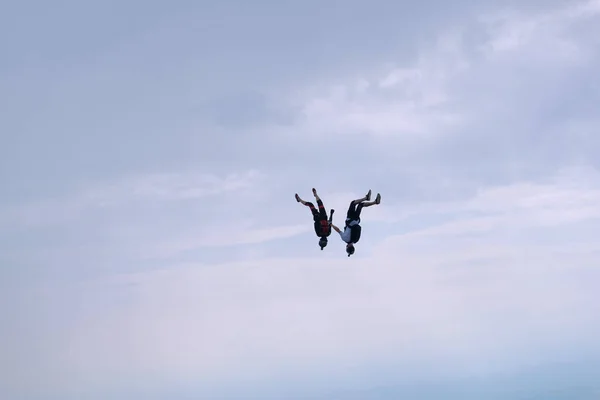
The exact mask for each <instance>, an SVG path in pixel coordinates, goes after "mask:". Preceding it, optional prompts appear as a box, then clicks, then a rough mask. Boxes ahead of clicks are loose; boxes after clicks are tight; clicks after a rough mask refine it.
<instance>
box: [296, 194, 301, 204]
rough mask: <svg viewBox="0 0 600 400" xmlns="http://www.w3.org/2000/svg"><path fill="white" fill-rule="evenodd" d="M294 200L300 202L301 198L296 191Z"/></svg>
mask: <svg viewBox="0 0 600 400" xmlns="http://www.w3.org/2000/svg"><path fill="white" fill-rule="evenodd" d="M296 201H297V202H298V203H300V202H301V201H302V200H300V196H298V193H296Z"/></svg>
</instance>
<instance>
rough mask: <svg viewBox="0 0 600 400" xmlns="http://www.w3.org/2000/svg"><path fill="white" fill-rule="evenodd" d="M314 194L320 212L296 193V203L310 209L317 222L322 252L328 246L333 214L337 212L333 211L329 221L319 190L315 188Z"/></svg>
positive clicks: (316, 227)
mask: <svg viewBox="0 0 600 400" xmlns="http://www.w3.org/2000/svg"><path fill="white" fill-rule="evenodd" d="M312 192H313V195H314V196H315V199H316V200H317V206H318V207H319V209H318V210H317V209H316V208H315V205H314V204H313V203H311V202H310V201H304V200H302V199H301V198H300V196H298V193H296V201H297V202H298V203H302V204H303V205H305V206H307V207H308V208H310V211H311V212H312V215H313V220H314V221H315V225H314V226H315V233H316V235H317V236H318V237H319V247H320V248H321V250H323V248H324V247H325V246H327V237H328V236H329V235H331V220H332V218H333V213H334V211H335V210H334V209H331V212H330V215H329V219H327V212H326V211H325V206H324V205H323V202H322V201H321V199H320V198H319V195H318V194H317V190H316V189H315V188H313V189H312Z"/></svg>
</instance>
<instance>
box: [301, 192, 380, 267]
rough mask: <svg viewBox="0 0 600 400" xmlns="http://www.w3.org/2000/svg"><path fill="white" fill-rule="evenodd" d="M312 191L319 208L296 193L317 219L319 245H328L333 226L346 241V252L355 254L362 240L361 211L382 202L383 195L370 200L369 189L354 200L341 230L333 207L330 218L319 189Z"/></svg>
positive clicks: (349, 254) (316, 228)
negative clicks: (355, 249) (356, 246)
mask: <svg viewBox="0 0 600 400" xmlns="http://www.w3.org/2000/svg"><path fill="white" fill-rule="evenodd" d="M312 192H313V195H314V196H315V200H316V201H317V207H318V209H317V208H315V205H314V204H313V203H311V202H310V201H304V200H302V199H301V198H300V196H298V193H296V201H297V202H298V203H302V204H303V205H305V206H306V207H308V208H309V209H310V211H311V212H312V215H313V219H314V221H315V233H316V235H317V236H318V237H319V247H321V250H323V248H324V247H325V246H327V238H328V237H329V235H331V228H333V229H334V230H335V231H336V232H337V233H339V234H340V236H341V238H342V240H343V241H344V242H346V253H348V257H350V256H351V255H352V254H354V245H355V244H356V243H358V241H359V240H360V234H361V230H362V228H361V226H360V212H361V211H362V209H363V207H370V206H372V205H375V204H379V203H381V195H380V194H379V193H377V197H376V198H375V200H374V201H370V200H371V190H370V189H369V192H368V193H367V194H366V195H365V197H363V198H362V199H356V200H352V201H351V202H350V207H348V212H347V214H346V224H345V226H344V231H341V230H340V229H339V228H338V227H337V226H335V225H334V224H333V213H334V212H335V210H334V209H331V212H330V214H329V218H328V217H327V211H325V206H324V205H323V201H321V198H320V197H319V195H318V194H317V190H316V189H314V188H313V190H312Z"/></svg>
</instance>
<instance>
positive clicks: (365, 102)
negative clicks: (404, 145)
mask: <svg viewBox="0 0 600 400" xmlns="http://www.w3.org/2000/svg"><path fill="white" fill-rule="evenodd" d="M595 7H597V5H596V3H594V2H588V3H575V4H569V5H566V6H563V7H561V8H558V9H555V10H551V11H547V12H543V13H538V14H525V13H521V12H517V11H506V12H496V13H490V14H487V15H485V16H482V17H480V18H479V20H478V24H477V25H475V26H472V27H469V28H466V27H465V28H463V29H455V30H451V31H449V32H447V33H445V34H442V35H440V36H439V38H438V40H437V41H436V42H435V44H434V45H433V46H429V47H428V48H424V49H421V51H420V53H419V56H418V58H417V59H416V61H414V62H413V63H407V64H405V65H399V66H392V67H388V68H387V70H386V72H383V73H382V72H381V66H380V65H377V66H374V68H373V72H371V73H366V74H365V73H364V71H363V73H362V74H359V75H360V76H361V77H360V78H358V79H356V78H348V79H347V80H346V81H345V82H344V79H343V78H340V79H339V82H337V83H336V84H334V85H331V86H322V87H313V88H310V89H305V90H299V91H298V92H299V93H302V94H301V95H296V96H294V99H293V103H294V104H297V105H300V106H299V110H300V111H299V120H298V124H297V126H296V129H299V130H300V131H302V132H303V137H307V136H308V137H313V138H314V139H315V140H323V138H324V137H330V136H338V135H356V134H359V135H370V136H373V137H375V138H380V139H382V140H385V142H384V143H386V144H388V147H389V142H388V139H389V138H390V137H406V138H413V140H416V138H420V139H421V140H422V139H426V138H427V139H430V138H439V137H443V136H445V135H450V134H452V135H455V136H460V135H462V134H463V132H462V131H464V130H469V131H473V130H475V129H485V126H482V124H483V123H485V122H486V118H488V117H490V116H494V114H495V115H496V117H498V116H500V115H502V114H499V112H507V113H509V115H507V116H506V118H511V119H513V120H515V130H516V132H515V133H512V134H510V135H509V136H511V137H512V136H514V135H516V134H517V133H518V132H519V130H520V129H521V128H520V127H519V126H518V123H519V122H521V121H524V120H527V119H528V115H527V112H528V109H529V108H531V107H533V104H534V102H535V101H538V102H544V101H547V98H548V91H550V90H552V89H551V88H553V87H557V85H560V84H561V83H562V82H564V81H565V80H569V79H571V78H572V74H573V73H574V72H573V70H572V68H577V67H580V66H582V65H586V63H587V64H589V63H590V62H592V60H595V57H596V52H595V46H596V44H595V43H594V42H593V41H590V40H589V39H588V38H589V37H594V36H593V34H590V35H586V36H583V35H582V34H581V32H580V28H581V26H582V25H583V24H585V23H586V22H588V21H590V20H591V21H595V20H596V19H597V18H598V17H599V16H600V14H599V13H598V12H597V8H595ZM595 25H597V26H600V25H599V24H595ZM590 29H595V28H590ZM594 32H596V33H598V30H597V29H596V30H595V31H594ZM474 38H477V39H474ZM575 73H576V72H575ZM542 82H543V85H545V86H546V90H545V92H544V90H543V89H540V87H541V85H542ZM532 96H535V99H533V98H532ZM521 104H523V107H521ZM507 108H508V110H506V109H507ZM487 123H488V124H489V120H487ZM339 140H344V139H343V136H342V137H341V138H340V139H339Z"/></svg>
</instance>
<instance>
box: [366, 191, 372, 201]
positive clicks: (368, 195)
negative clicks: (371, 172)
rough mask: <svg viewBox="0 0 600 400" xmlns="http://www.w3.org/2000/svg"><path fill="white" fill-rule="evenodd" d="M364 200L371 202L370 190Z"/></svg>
mask: <svg viewBox="0 0 600 400" xmlns="http://www.w3.org/2000/svg"><path fill="white" fill-rule="evenodd" d="M365 200H367V201H369V200H371V189H369V192H368V193H367V195H366V196H365Z"/></svg>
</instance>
